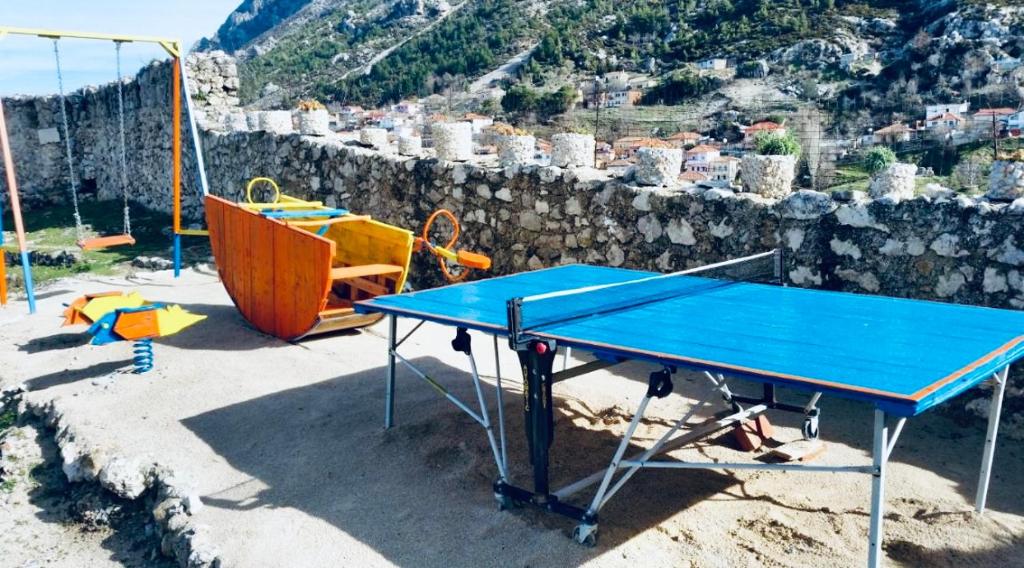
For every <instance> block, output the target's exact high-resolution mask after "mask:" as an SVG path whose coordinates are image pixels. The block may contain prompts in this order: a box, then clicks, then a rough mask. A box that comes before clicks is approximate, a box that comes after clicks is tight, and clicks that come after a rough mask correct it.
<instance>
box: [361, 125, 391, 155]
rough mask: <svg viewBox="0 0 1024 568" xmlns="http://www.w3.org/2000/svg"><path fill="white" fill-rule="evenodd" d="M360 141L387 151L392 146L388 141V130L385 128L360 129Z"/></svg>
mask: <svg viewBox="0 0 1024 568" xmlns="http://www.w3.org/2000/svg"><path fill="white" fill-rule="evenodd" d="M359 141H360V142H362V143H363V144H368V145H370V146H373V147H374V148H376V149H378V150H380V151H382V152H387V151H389V150H390V148H391V143H389V142H388V131H387V130H384V129H383V128H364V129H362V130H360V131H359Z"/></svg>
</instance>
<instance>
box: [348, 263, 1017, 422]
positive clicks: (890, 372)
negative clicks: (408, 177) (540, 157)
mask: <svg viewBox="0 0 1024 568" xmlns="http://www.w3.org/2000/svg"><path fill="white" fill-rule="evenodd" d="M654 275H655V274H654V273H650V272H643V271H637V270H627V269H619V268H608V267H598V266H589V265H568V266H560V267H556V268H549V269H544V270H537V271H533V272H525V273H520V274H514V275H511V276H503V277H496V278H491V279H488V280H480V281H475V282H468V283H463V284H455V285H451V286H446V287H442V288H436V289H431V290H423V291H418V292H412V293H407V294H400V295H393V296H378V297H376V298H373V299H371V300H365V301H362V302H359V303H357V304H356V310H357V311H359V312H362V313H369V312H380V313H385V314H391V315H396V316H404V317H411V318H417V319H424V320H428V321H434V322H438V323H442V324H446V325H451V326H457V327H465V328H468V329H476V330H480V331H485V332H488V333H493V334H498V335H507V333H508V330H507V311H506V302H507V300H509V299H512V298H517V297H527V296H533V295H537V294H544V293H549V292H555V291H562V290H571V289H575V288H581V287H586V286H594V285H601V284H612V283H620V282H627V281H632V280H637V279H640V278H646V277H650V276H654ZM681 278H683V279H684V280H685V284H684V285H683V293H680V294H677V295H675V296H672V297H670V298H667V299H663V300H660V301H656V302H652V303H647V304H642V305H640V306H636V307H633V308H630V309H624V310H618V311H610V312H604V313H597V314H594V315H590V316H585V317H580V318H574V319H571V320H567V321H563V322H555V323H551V324H548V325H542V326H540V327H539V328H536V329H528V333H529V335H530V336H532V337H537V338H544V339H554V340H556V341H557V342H558V344H559V345H561V346H563V347H564V346H568V347H574V348H579V349H583V350H587V351H591V352H595V353H598V354H603V355H606V356H618V357H625V358H630V359H643V360H649V361H652V362H656V363H663V364H677V365H680V366H685V367H690V368H696V369H704V370H711V371H721V372H726V373H729V374H734V375H739V376H742V377H745V378H748V379H753V380H756V381H761V382H770V383H775V384H782V385H787V386H791V387H795V388H799V389H803V390H811V391H823V392H826V393H831V394H835V395H838V396H843V397H847V398H855V399H860V400H865V401H868V402H872V403H875V404H876V405H877V406H878V407H879V408H882V409H883V410H885V411H887V412H890V413H892V414H896V415H900V416H912V415H915V414H919V413H921V412H923V411H925V410H927V409H928V408H930V407H932V406H935V405H936V404H939V403H941V402H943V401H945V400H948V399H949V398H952V397H953V396H956V395H957V394H959V393H961V392H963V391H964V390H967V389H969V388H971V387H973V386H975V385H977V384H978V383H980V382H982V381H984V380H986V379H988V378H990V377H991V376H992V374H993V373H995V372H996V371H998V370H1001V369H1002V368H1003V367H1004V366H1006V365H1008V364H1010V363H1012V362H1014V361H1016V360H1018V359H1020V358H1022V357H1024V312H1019V311H1013V310H999V309H992V308H983V307H976V306H964V305H958V304H946V303H939V302H928V301H920V300H907V299H899V298H888V297H882V296H867V295H861V294H850V293H841V292H827V291H819V290H808V289H803V288H788V287H780V286H771V285H765V284H756V283H751V282H728V283H724V282H721V281H711V280H709V279H706V278H700V277H681ZM687 287H692V293H686V288H687ZM612 290H614V289H612ZM581 299H582V297H581ZM558 301H559V302H564V303H565V307H566V309H567V311H570V312H572V311H573V310H574V309H577V308H579V306H573V301H574V297H573V296H572V295H568V296H564V297H562V298H559V300H558ZM587 301H589V302H593V298H588V299H587Z"/></svg>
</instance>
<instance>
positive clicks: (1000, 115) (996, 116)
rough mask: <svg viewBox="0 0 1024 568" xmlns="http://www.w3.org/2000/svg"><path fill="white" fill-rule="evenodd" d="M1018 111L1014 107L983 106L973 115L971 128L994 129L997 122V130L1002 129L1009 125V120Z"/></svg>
mask: <svg viewBox="0 0 1024 568" xmlns="http://www.w3.org/2000/svg"><path fill="white" fill-rule="evenodd" d="M1016 112H1017V111H1015V110H1013V109H1012V108H1007V107H1003V108H982V109H978V112H976V113H974V115H973V116H971V128H972V129H975V130H984V131H987V130H992V126H993V123H994V124H995V129H996V131H997V132H998V131H1000V130H1002V129H1004V128H1006V126H1007V124H1006V123H1007V122H1008V120H1009V117H1010V116H1013V115H1014V114H1015V113H1016Z"/></svg>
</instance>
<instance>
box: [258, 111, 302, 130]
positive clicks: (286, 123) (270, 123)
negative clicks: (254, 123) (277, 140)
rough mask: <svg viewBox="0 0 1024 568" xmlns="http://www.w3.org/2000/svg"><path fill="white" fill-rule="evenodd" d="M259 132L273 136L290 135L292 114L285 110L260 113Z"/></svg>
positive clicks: (292, 128)
mask: <svg viewBox="0 0 1024 568" xmlns="http://www.w3.org/2000/svg"><path fill="white" fill-rule="evenodd" d="M259 117H260V130H265V131H267V132H270V133H273V134H291V133H292V131H293V130H294V127H293V126H292V113H290V112H288V111H286V110H265V111H262V112H260V114H259Z"/></svg>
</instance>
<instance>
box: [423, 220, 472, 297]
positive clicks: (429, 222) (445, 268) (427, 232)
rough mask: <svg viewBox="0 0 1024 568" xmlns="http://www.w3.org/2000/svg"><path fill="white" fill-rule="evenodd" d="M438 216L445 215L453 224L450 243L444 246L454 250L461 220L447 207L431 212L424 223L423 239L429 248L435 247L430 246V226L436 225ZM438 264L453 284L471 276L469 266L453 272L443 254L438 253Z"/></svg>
mask: <svg viewBox="0 0 1024 568" xmlns="http://www.w3.org/2000/svg"><path fill="white" fill-rule="evenodd" d="M438 217H444V218H446V219H448V221H449V222H450V223H451V224H452V237H451V238H450V239H449V240H448V244H446V245H444V248H446V249H448V250H452V247H453V246H455V242H456V241H458V240H459V220H458V219H457V218H456V217H455V214H454V213H452V212H451V211H449V210H447V209H438V210H437V211H434V212H433V213H431V214H430V217H427V222H426V223H424V224H423V234H422V235H421V240H422V242H423V243H425V244H426V245H427V248H428V249H432V248H433V247H431V246H430V228H431V227H432V226H433V225H434V221H436V220H437V218H438ZM437 265H438V266H440V267H441V273H442V274H444V277H445V279H446V280H447V281H448V282H449V283H451V284H455V283H456V282H461V281H463V280H465V279H466V277H467V276H469V269H468V268H465V269H463V270H462V271H461V272H459V273H458V274H452V272H451V271H450V270H449V269H448V263H447V262H445V259H444V257H443V256H441V255H437Z"/></svg>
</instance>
